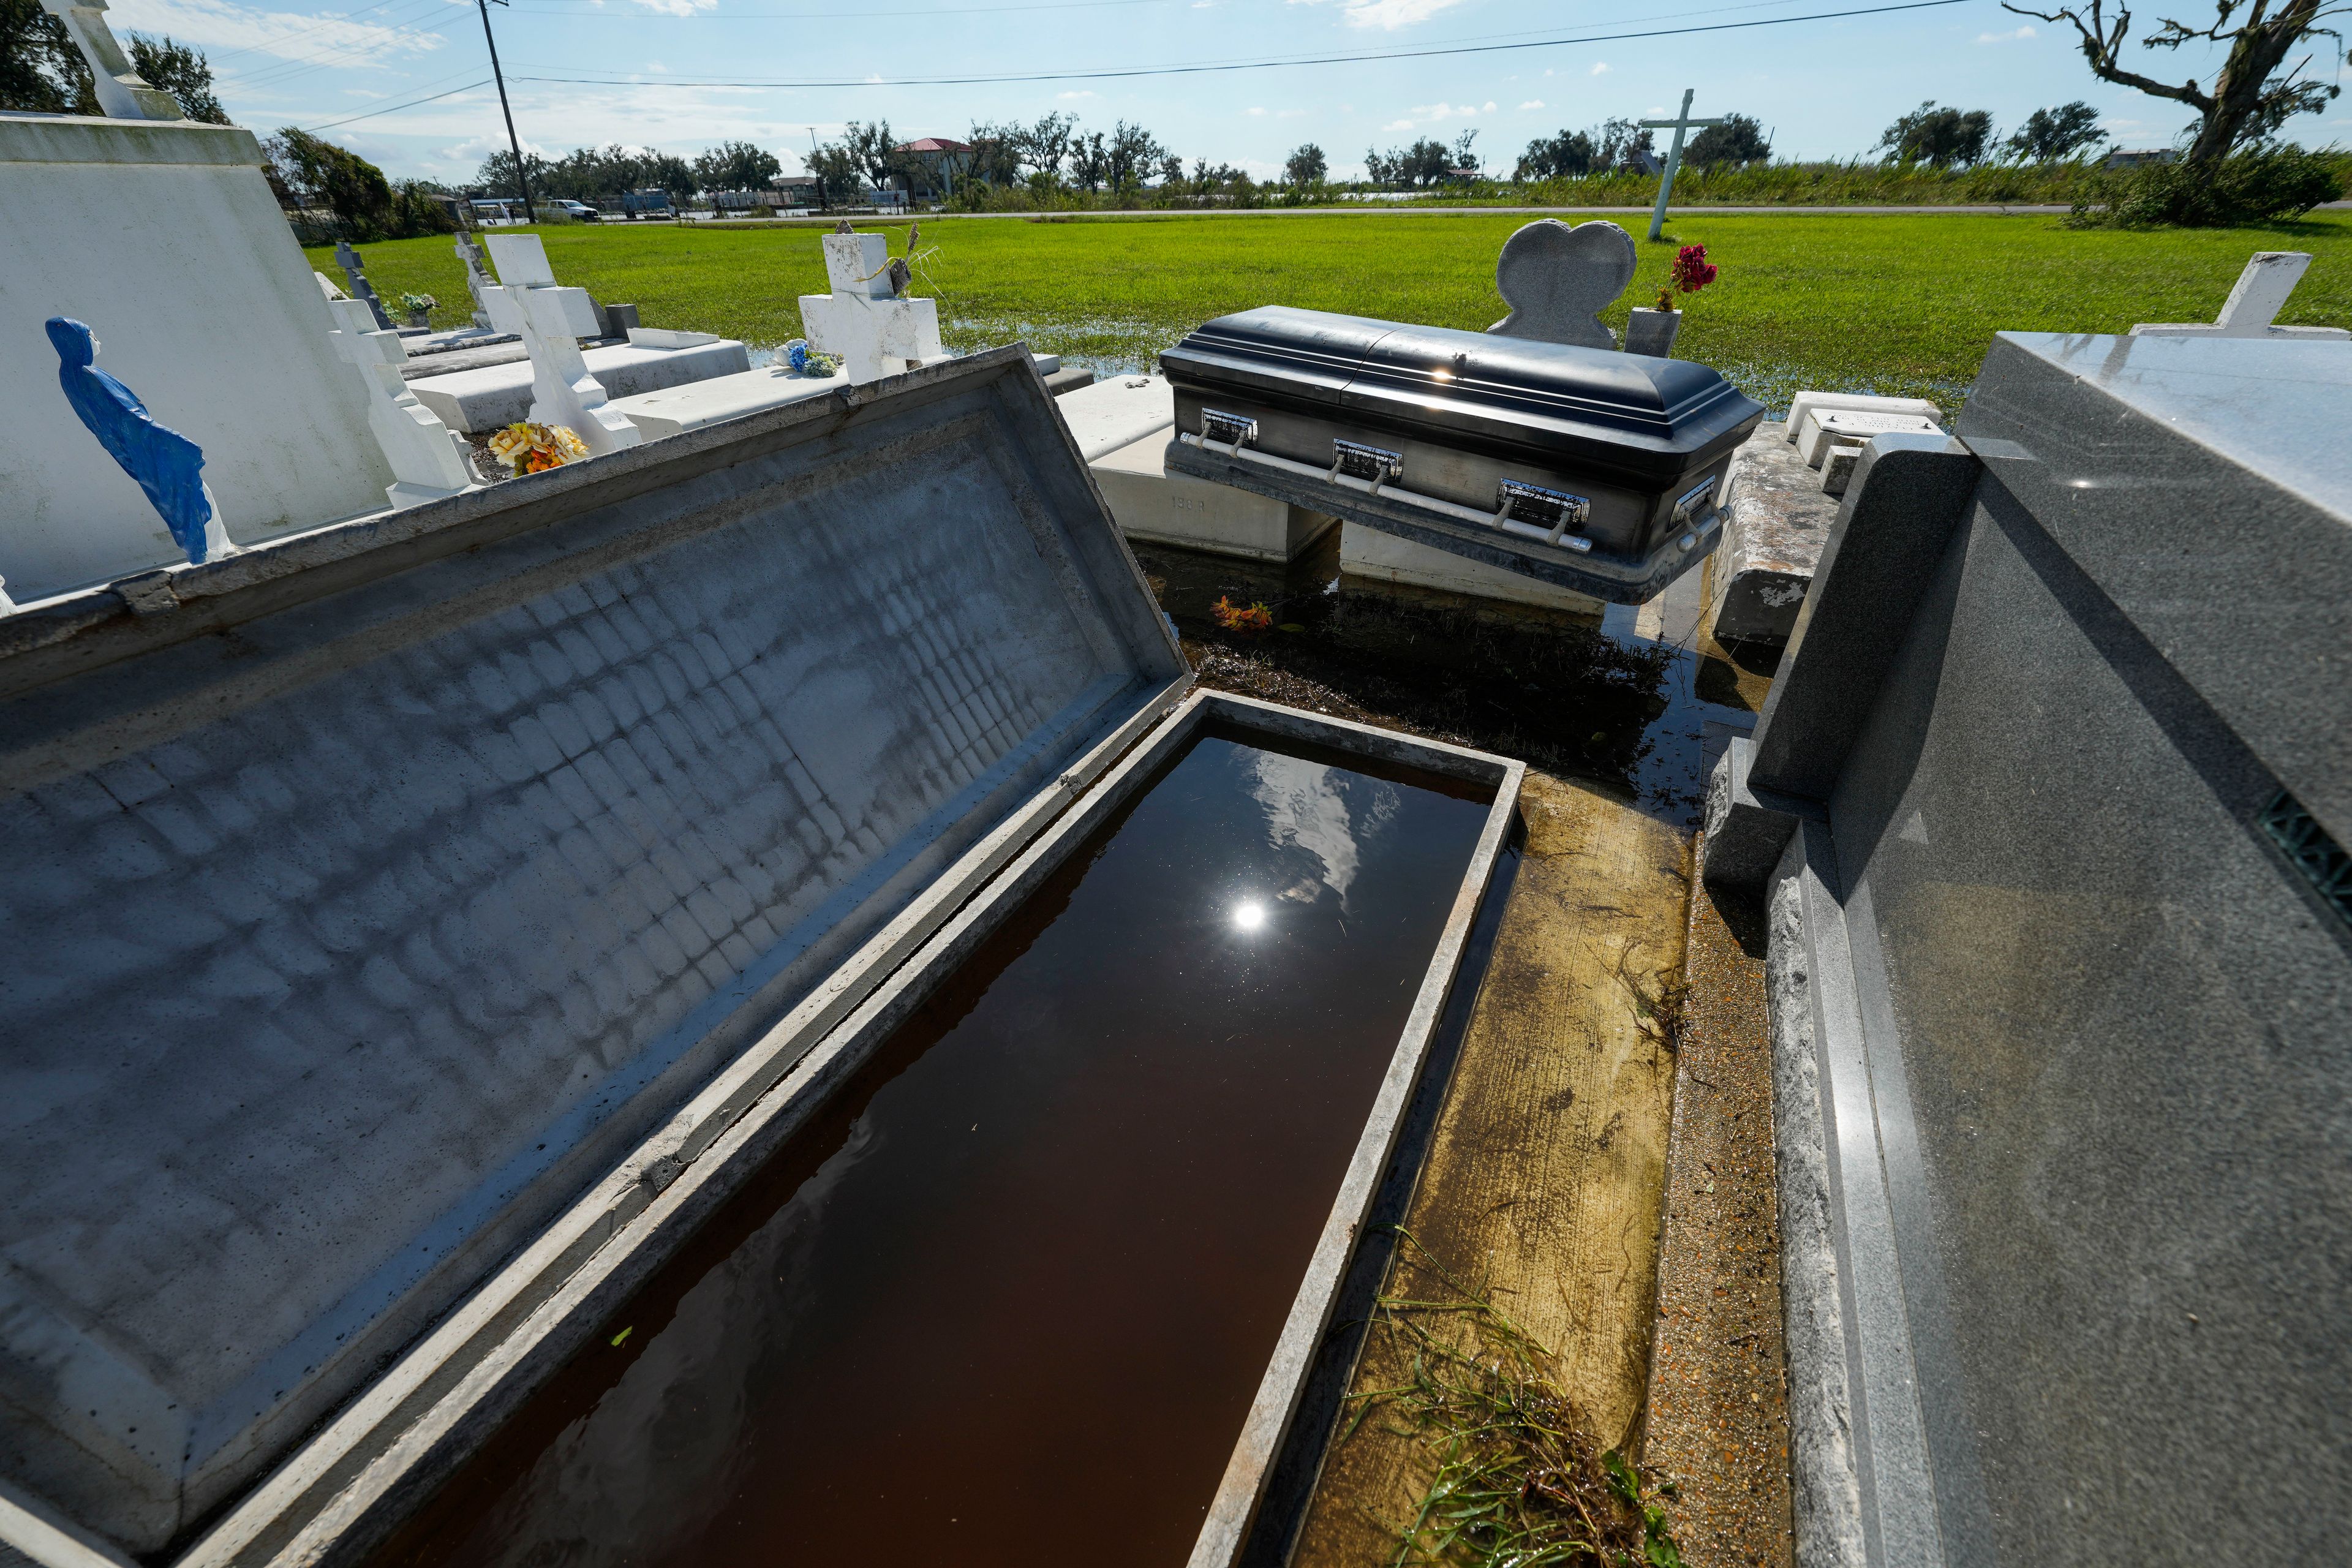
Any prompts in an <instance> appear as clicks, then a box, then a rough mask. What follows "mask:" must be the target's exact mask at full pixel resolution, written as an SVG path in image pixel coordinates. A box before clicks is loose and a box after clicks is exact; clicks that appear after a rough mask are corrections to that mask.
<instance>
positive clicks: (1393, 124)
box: [1381, 120, 1412, 131]
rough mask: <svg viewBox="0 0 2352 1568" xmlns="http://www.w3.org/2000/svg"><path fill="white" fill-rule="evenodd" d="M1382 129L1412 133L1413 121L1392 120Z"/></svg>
mask: <svg viewBox="0 0 2352 1568" xmlns="http://www.w3.org/2000/svg"><path fill="white" fill-rule="evenodd" d="M1381 130H1383V131H1410V130H1412V121H1410V120H1391V121H1389V122H1388V123H1387V124H1386V125H1383V126H1381Z"/></svg>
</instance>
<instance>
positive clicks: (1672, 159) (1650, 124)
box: [1641, 87, 1723, 239]
mask: <svg viewBox="0 0 2352 1568" xmlns="http://www.w3.org/2000/svg"><path fill="white" fill-rule="evenodd" d="M1697 90H1698V89H1696V88H1695V87H1686V88H1685V89H1683V111H1682V113H1681V114H1679V115H1678V116H1676V117H1675V118H1674V119H1672V120H1644V121H1641V124H1642V125H1643V128H1645V129H1647V130H1651V131H1665V130H1672V131H1673V132H1674V133H1675V144H1674V146H1673V147H1672V148H1670V149H1669V150H1668V151H1667V153H1666V172H1665V174H1664V177H1663V178H1661V179H1660V180H1659V181H1658V205H1657V209H1656V210H1655V211H1654V212H1653V213H1651V214H1650V237H1651V238H1652V239H1655V238H1657V237H1658V236H1659V234H1660V233H1661V232H1663V231H1664V228H1665V226H1666V197H1667V196H1669V195H1672V194H1673V193H1674V188H1675V170H1677V169H1679V168H1681V167H1682V166H1683V132H1685V131H1688V130H1691V129H1693V128H1695V127H1696V126H1701V125H1720V124H1722V123H1723V121H1720V120H1693V119H1692V118H1691V111H1690V106H1691V95H1692V94H1693V93H1695V92H1696V91H1697Z"/></svg>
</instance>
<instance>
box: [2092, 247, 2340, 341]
mask: <svg viewBox="0 0 2352 1568" xmlns="http://www.w3.org/2000/svg"><path fill="white" fill-rule="evenodd" d="M2310 266H2311V257H2310V255H2309V253H2308V252H2305V251H2301V250H2258V251H2256V252H2254V258H2253V259H2252V260H2251V261H2249V262H2247V263H2246V269H2245V270H2244V271H2243V272H2241V273H2239V274H2238V281H2237V286H2236V287H2234V288H2232V289H2231V290H2230V297H2229V299H2228V300H2224V301H2223V302H2222V305H2221V315H2220V316H2219V317H2217V318H2216V319H2214V320H2213V321H2180V322H2169V321H2142V322H2141V323H2140V324H2139V325H2138V326H2136V327H2134V328H2133V329H2132V330H2131V335H2132V336H2133V337H2136V338H2194V337H2210V338H2288V339H2299V340H2303V341H2305V342H2310V341H2314V340H2316V341H2319V342H2345V341H2347V339H2352V332H2347V331H2345V329H2343V328H2342V327H2280V326H2273V325H2272V322H2273V321H2275V320H2276V318H2277V316H2278V313H2279V312H2280V311H2281V310H2284V309H2285V308H2286V301H2287V296H2288V295H2290V294H2292V293H2294V286H2295V285H2296V284H2297V283H2300V282H2302V281H2303V275H2304V273H2305V271H2306V270H2307V269H2308V268H2310Z"/></svg>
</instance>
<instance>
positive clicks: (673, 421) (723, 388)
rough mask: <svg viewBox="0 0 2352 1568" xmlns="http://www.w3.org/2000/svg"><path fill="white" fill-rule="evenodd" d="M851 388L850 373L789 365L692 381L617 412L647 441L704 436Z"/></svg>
mask: <svg viewBox="0 0 2352 1568" xmlns="http://www.w3.org/2000/svg"><path fill="white" fill-rule="evenodd" d="M848 384H849V373H848V372H847V371H845V370H841V371H835V372H834V373H833V374H831V375H794V374H793V373H792V370H791V367H789V366H787V365H781V364H778V365H762V366H761V367H760V368H759V369H757V370H747V371H742V372H740V373H738V374H734V375H717V376H712V377H711V378H710V379H709V380H708V381H690V382H688V383H687V384H684V385H682V386H669V387H664V388H662V389H661V390H660V391H657V392H641V393H638V394H637V395H635V396H633V397H616V398H614V399H613V402H612V406H613V408H614V410H615V411H617V412H618V413H620V414H621V415H623V416H625V417H626V418H627V419H628V420H629V422H630V423H631V424H633V425H635V426H636V427H637V429H638V430H639V431H640V432H642V433H643V434H644V436H645V437H646V439H647V440H649V441H650V440H654V439H656V438H657V437H663V436H676V435H678V434H679V433H681V432H683V431H687V430H699V429H701V428H702V427H703V426H705V425H716V424H718V423H719V421H721V420H724V419H740V418H742V417H743V416H745V415H747V414H757V413H759V412H760V411H761V409H764V408H778V407H782V405H785V404H787V403H798V402H800V401H802V400H803V399H804V398H810V397H819V396H822V395H824V394H825V393H828V392H833V391H835V390H837V389H839V388H841V387H845V386H847V385H848Z"/></svg>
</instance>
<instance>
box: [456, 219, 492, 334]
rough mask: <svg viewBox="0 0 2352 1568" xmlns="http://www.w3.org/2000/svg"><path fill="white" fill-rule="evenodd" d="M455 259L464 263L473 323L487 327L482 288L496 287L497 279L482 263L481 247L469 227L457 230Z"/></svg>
mask: <svg viewBox="0 0 2352 1568" xmlns="http://www.w3.org/2000/svg"><path fill="white" fill-rule="evenodd" d="M457 259H458V260H460V261H462V262H464V263H465V264H466V292H467V293H468V294H471V295H472V296H473V297H474V325H476V326H478V327H481V328H484V329H488V326H489V324H490V310H489V307H488V306H487V305H485V304H483V303H482V290H483V289H495V288H497V287H498V280H497V279H494V278H492V277H491V276H490V269H489V268H488V267H486V266H484V265H483V264H482V247H480V246H478V245H477V244H475V243H474V235H473V231H472V230H471V229H464V228H461V229H459V230H458V231H457Z"/></svg>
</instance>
